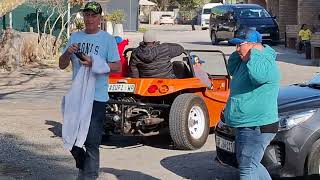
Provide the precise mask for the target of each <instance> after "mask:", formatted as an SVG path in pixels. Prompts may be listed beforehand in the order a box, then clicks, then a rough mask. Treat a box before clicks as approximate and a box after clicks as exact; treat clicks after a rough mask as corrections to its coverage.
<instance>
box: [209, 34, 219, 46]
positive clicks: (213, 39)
mask: <svg viewBox="0 0 320 180" xmlns="http://www.w3.org/2000/svg"><path fill="white" fill-rule="evenodd" d="M211 43H212V45H217V44H219V41H218V39H217V35H216V33H215V32H214V31H212V32H211Z"/></svg>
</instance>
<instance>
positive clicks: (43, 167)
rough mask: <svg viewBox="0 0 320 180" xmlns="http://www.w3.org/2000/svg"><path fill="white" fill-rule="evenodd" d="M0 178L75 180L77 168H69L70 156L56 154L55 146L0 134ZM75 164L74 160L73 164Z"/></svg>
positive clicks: (12, 135) (8, 134)
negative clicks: (67, 162)
mask: <svg viewBox="0 0 320 180" xmlns="http://www.w3.org/2000/svg"><path fill="white" fill-rule="evenodd" d="M0 144H1V146H0V151H1V153H0V179H1V178H3V179H24V180H25V179H26V180H34V179H46V180H47V179H48V180H51V179H52V180H56V179H74V178H75V175H76V174H77V172H76V170H75V168H71V167H67V166H65V165H63V164H66V163H65V162H66V161H72V159H71V158H70V156H68V157H66V156H63V155H55V154H54V153H53V152H55V151H56V149H57V147H56V144H53V145H42V144H35V143H30V141H26V140H24V138H22V137H19V136H17V135H14V134H10V133H1V134H0ZM72 162H73V161H72Z"/></svg>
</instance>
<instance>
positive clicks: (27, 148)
mask: <svg viewBox="0 0 320 180" xmlns="http://www.w3.org/2000/svg"><path fill="white" fill-rule="evenodd" d="M145 27H146V28H147V29H153V30H156V31H157V32H158V36H159V40H161V41H162V42H178V43H180V44H182V45H183V46H184V47H185V48H188V49H192V48H193V49H221V50H222V51H224V52H225V53H227V54H230V53H231V52H232V51H233V50H234V47H230V46H225V45H220V46H212V45H211V44H210V40H209V37H208V36H209V35H208V31H201V30H199V29H197V30H196V31H190V29H191V26H190V27H189V26H145ZM126 37H127V38H129V40H130V44H129V47H136V46H137V44H138V42H139V41H140V40H141V39H142V33H126ZM275 49H276V50H277V52H278V63H279V66H280V68H281V71H282V77H283V78H282V83H281V84H282V85H288V84H291V83H296V82H302V81H305V80H308V79H310V78H311V77H312V76H313V75H314V74H315V73H317V72H318V71H319V68H318V67H315V66H312V64H311V61H310V60H306V59H304V57H303V55H299V54H296V53H295V52H294V50H290V49H284V48H283V47H281V46H279V47H275ZM70 77H71V74H70V72H65V71H60V70H57V69H33V70H32V71H31V70H25V71H21V72H15V73H11V74H8V73H0V78H1V81H0V123H1V126H0V152H1V153H0V180H2V179H32V180H33V179H75V178H76V174H77V170H76V168H75V165H74V162H73V159H72V157H71V155H70V154H69V152H67V151H66V150H64V149H63V146H62V141H61V126H62V125H61V123H62V118H61V114H60V100H61V97H62V96H63V95H64V94H65V92H66V91H67V89H68V87H69V85H70ZM214 157H215V147H214V137H213V135H210V136H209V138H208V141H207V143H206V144H205V146H204V147H203V148H201V149H199V150H196V151H178V150H174V149H173V147H172V145H171V144H170V143H169V142H168V140H167V137H166V136H157V137H152V138H139V137H112V138H111V140H110V141H107V142H104V143H103V144H102V145H101V177H100V179H121V180H123V179H151V180H153V179H226V180H232V179H237V178H236V174H237V171H236V170H235V169H233V168H230V167H225V166H222V165H220V164H219V163H217V162H216V161H214Z"/></svg>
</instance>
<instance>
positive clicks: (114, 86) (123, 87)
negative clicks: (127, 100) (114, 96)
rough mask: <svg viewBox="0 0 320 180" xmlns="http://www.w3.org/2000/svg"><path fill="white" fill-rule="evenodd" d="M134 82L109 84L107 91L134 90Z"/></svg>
mask: <svg viewBox="0 0 320 180" xmlns="http://www.w3.org/2000/svg"><path fill="white" fill-rule="evenodd" d="M134 89H135V84H109V88H108V92H134Z"/></svg>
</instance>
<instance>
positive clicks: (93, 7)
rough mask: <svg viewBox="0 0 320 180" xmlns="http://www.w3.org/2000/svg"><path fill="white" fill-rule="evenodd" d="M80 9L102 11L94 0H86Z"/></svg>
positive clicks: (83, 10)
mask: <svg viewBox="0 0 320 180" xmlns="http://www.w3.org/2000/svg"><path fill="white" fill-rule="evenodd" d="M81 10H82V12H87V11H92V12H94V13H95V14H101V13H102V8H101V5H100V4H99V3H97V2H94V1H91V2H88V3H87V4H86V5H85V6H84V7H83V8H81Z"/></svg>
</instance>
